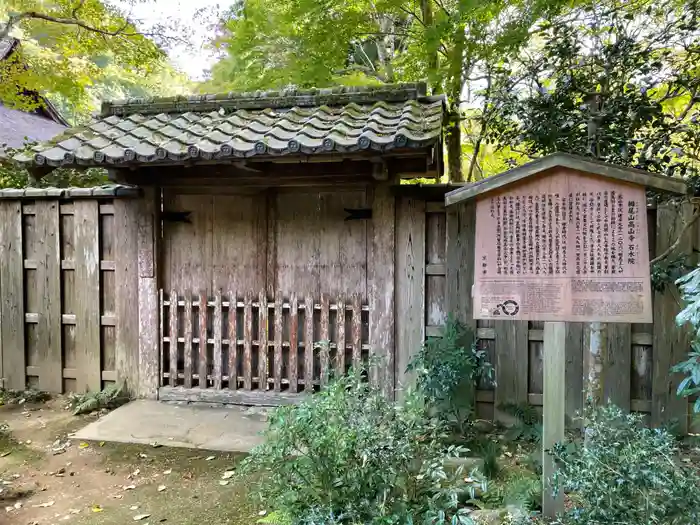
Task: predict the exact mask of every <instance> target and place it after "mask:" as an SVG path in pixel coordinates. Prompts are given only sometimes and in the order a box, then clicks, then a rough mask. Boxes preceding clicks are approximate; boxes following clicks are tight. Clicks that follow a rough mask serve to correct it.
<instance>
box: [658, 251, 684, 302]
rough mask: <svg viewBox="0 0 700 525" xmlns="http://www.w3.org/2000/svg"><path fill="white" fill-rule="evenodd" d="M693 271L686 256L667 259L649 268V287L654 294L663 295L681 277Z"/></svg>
mask: <svg viewBox="0 0 700 525" xmlns="http://www.w3.org/2000/svg"><path fill="white" fill-rule="evenodd" d="M692 269H693V266H691V265H690V264H689V263H688V257H687V256H686V255H679V256H677V257H667V258H665V259H663V260H661V261H659V262H657V263H654V264H653V265H652V267H651V286H652V288H653V289H654V291H655V292H659V293H663V292H664V291H666V290H667V289H668V286H669V285H673V284H675V283H676V281H678V279H680V278H681V277H682V276H683V275H685V274H686V273H688V272H689V271H690V270H692Z"/></svg>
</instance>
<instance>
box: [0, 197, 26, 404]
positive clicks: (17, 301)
mask: <svg viewBox="0 0 700 525" xmlns="http://www.w3.org/2000/svg"><path fill="white" fill-rule="evenodd" d="M22 237H23V235H22V204H21V203H20V202H19V201H0V253H2V256H1V257H0V292H1V294H0V312H1V313H0V339H1V340H2V354H3V355H2V362H3V364H2V378H4V382H3V383H4V384H3V386H4V388H8V389H12V390H24V389H25V388H26V385H27V376H26V371H25V370H26V359H25V351H26V348H25V341H24V285H25V280H24V272H23V271H22V261H23V260H24V256H23V253H22Z"/></svg>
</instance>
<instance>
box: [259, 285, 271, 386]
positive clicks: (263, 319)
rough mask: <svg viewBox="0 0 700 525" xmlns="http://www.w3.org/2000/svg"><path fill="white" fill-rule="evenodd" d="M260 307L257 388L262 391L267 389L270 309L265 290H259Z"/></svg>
mask: <svg viewBox="0 0 700 525" xmlns="http://www.w3.org/2000/svg"><path fill="white" fill-rule="evenodd" d="M259 300H260V307H259V309H258V332H259V339H258V340H259V345H258V388H259V389H260V390H262V391H263V392H264V391H266V390H267V370H268V362H267V361H268V359H267V357H268V347H267V341H268V333H269V332H268V331H269V327H268V319H269V314H270V309H269V308H268V305H267V292H260V299H259Z"/></svg>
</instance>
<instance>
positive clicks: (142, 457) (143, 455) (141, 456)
mask: <svg viewBox="0 0 700 525" xmlns="http://www.w3.org/2000/svg"><path fill="white" fill-rule="evenodd" d="M139 457H140V458H141V459H146V458H147V457H148V456H147V455H146V454H144V453H143V452H141V453H140V454H139Z"/></svg>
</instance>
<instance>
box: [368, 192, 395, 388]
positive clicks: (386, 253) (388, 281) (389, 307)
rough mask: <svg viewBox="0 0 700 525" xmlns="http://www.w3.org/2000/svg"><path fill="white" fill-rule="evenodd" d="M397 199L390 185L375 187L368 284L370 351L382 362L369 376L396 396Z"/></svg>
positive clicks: (370, 226)
mask: <svg viewBox="0 0 700 525" xmlns="http://www.w3.org/2000/svg"><path fill="white" fill-rule="evenodd" d="M395 222H396V210H395V198H394V196H393V194H392V193H391V189H390V186H389V185H386V184H380V185H377V186H375V188H374V196H373V201H372V222H371V224H370V225H369V228H370V230H371V232H372V233H371V243H370V250H371V251H370V256H369V257H368V268H367V282H368V287H369V294H368V295H369V297H368V299H369V301H368V302H369V345H370V352H371V353H372V354H373V355H375V356H380V357H381V358H382V359H383V363H381V364H380V365H378V366H376V367H373V368H372V370H371V371H370V376H371V377H370V379H371V380H372V381H374V383H375V384H376V385H377V386H380V388H382V389H383V391H384V393H385V394H386V395H387V397H393V396H394V388H395V383H394V381H395V376H394V355H395V349H394V337H395V336H394V331H395V326H394V321H395V320H394V303H395V293H394V269H395V268H394V255H395V254H394V246H395Z"/></svg>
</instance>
